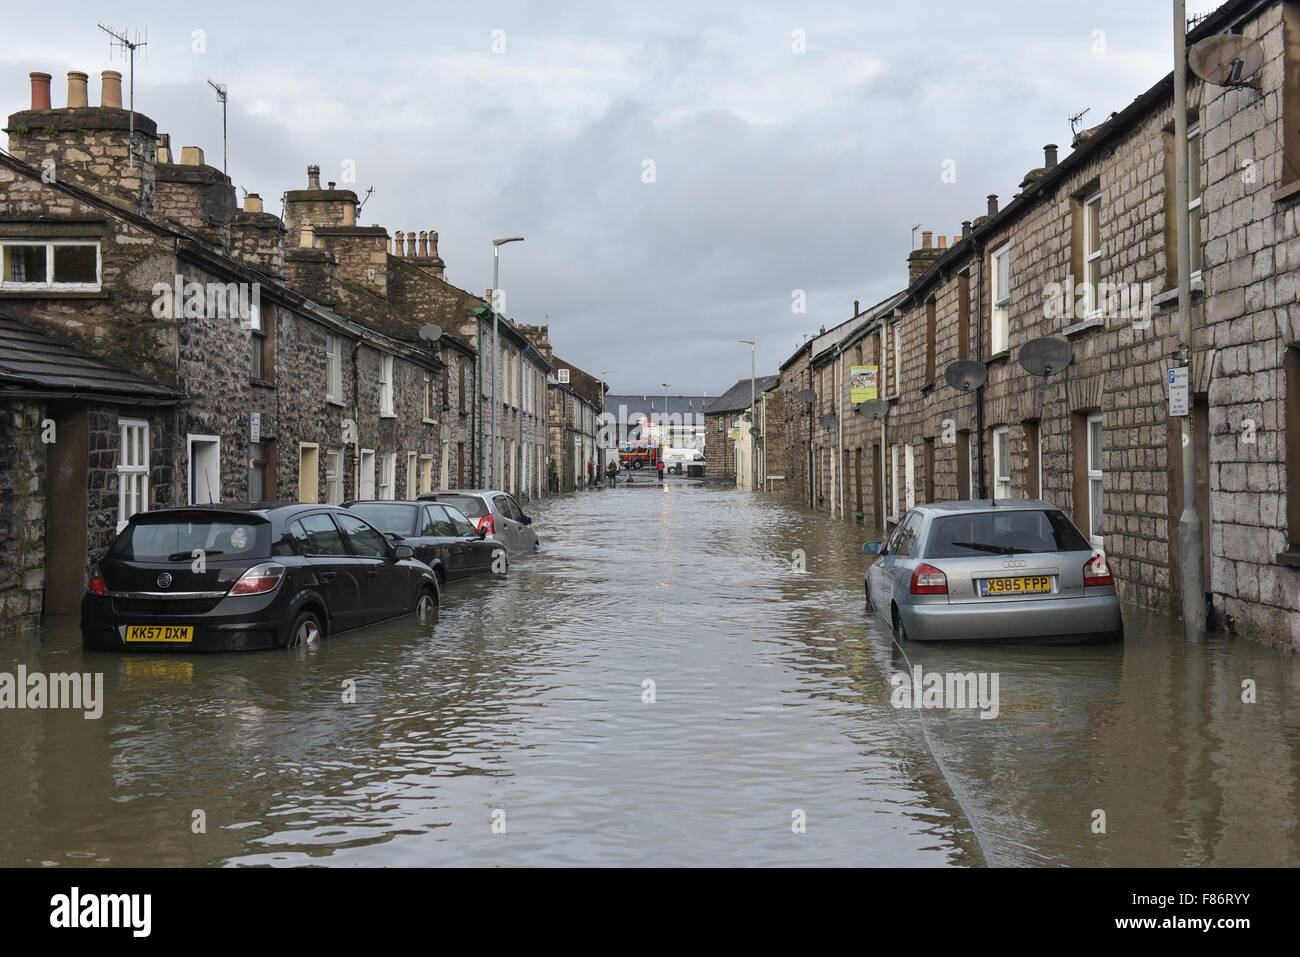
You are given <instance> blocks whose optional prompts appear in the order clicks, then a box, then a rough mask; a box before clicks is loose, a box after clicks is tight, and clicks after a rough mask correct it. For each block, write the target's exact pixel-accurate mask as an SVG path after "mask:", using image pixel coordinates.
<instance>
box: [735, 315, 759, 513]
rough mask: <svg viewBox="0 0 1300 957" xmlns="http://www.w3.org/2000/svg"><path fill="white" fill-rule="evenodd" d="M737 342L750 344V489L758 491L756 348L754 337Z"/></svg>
mask: <svg viewBox="0 0 1300 957" xmlns="http://www.w3.org/2000/svg"><path fill="white" fill-rule="evenodd" d="M736 341H737V342H745V343H748V344H749V461H750V465H749V490H750V491H751V492H757V491H758V456H757V455H756V454H755V453H756V452H757V451H758V443H756V442H755V441H754V429H755V427H757V425H758V408H757V407H756V406H755V404H754V370H755V366H754V349H755V348H756V346H755V344H754V340H753V339H738V340H736Z"/></svg>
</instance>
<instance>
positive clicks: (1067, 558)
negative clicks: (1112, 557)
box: [862, 499, 1124, 642]
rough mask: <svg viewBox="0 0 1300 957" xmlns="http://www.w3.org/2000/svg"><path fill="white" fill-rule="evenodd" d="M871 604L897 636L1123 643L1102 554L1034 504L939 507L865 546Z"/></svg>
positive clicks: (916, 511)
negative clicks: (869, 563)
mask: <svg viewBox="0 0 1300 957" xmlns="http://www.w3.org/2000/svg"><path fill="white" fill-rule="evenodd" d="M862 551H863V553H864V554H867V555H873V556H875V558H874V561H872V563H871V565H870V567H869V568H868V569H867V573H866V577H865V581H864V588H865V590H866V600H867V606H868V607H869V608H870V609H872V610H874V611H875V613H876V615H877V616H878V617H879V618H880V619H881V620H882V621H883V622H884V623H885V624H886V625H888V626H889V627H890V628H891V629H892V630H893V633H894V637H895V638H896V639H899V640H901V639H903V638H911V639H913V640H915V641H1041V642H1085V641H1110V640H1119V639H1122V637H1123V633H1124V623H1123V620H1122V618H1121V616H1120V607H1119V598H1118V596H1117V595H1116V593H1115V582H1114V579H1113V578H1112V576H1111V572H1110V567H1109V565H1108V564H1107V560H1106V557H1105V555H1104V554H1103V553H1102V552H1100V551H1099V550H1097V549H1095V548H1093V547H1092V545H1091V544H1090V543H1089V542H1088V539H1086V538H1085V537H1084V536H1083V534H1082V533H1081V532H1080V531H1079V530H1078V529H1077V528H1076V527H1075V526H1074V523H1073V522H1071V521H1070V519H1069V518H1068V517H1067V516H1066V515H1065V513H1064V512H1062V511H1061V510H1060V509H1059V508H1057V507H1056V506H1054V505H1050V504H1048V503H1047V502H1042V501H1038V500H1036V499H997V500H987V499H985V500H976V501H961V502H936V503H932V504H928V505H918V506H916V507H915V508H912V509H909V510H908V511H907V513H906V514H905V515H904V516H903V517H902V519H901V520H900V521H899V523H898V525H897V526H896V527H895V529H894V531H893V533H892V534H891V535H890V537H889V540H888V541H886V542H868V543H867V544H866V545H864V546H863V547H862Z"/></svg>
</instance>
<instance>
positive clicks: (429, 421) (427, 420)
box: [420, 415, 438, 425]
mask: <svg viewBox="0 0 1300 957" xmlns="http://www.w3.org/2000/svg"><path fill="white" fill-rule="evenodd" d="M420 421H421V422H423V423H424V424H425V425H437V424H438V420H437V419H431V418H429V417H428V416H427V415H426V416H425V417H424V418H422V419H421V420H420Z"/></svg>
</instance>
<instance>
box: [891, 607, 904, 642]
mask: <svg viewBox="0 0 1300 957" xmlns="http://www.w3.org/2000/svg"><path fill="white" fill-rule="evenodd" d="M894 640H895V641H897V642H898V643H899V644H902V643H903V642H904V641H907V629H906V628H904V627H903V616H902V615H900V614H899V613H898V607H897V606H895V607H894Z"/></svg>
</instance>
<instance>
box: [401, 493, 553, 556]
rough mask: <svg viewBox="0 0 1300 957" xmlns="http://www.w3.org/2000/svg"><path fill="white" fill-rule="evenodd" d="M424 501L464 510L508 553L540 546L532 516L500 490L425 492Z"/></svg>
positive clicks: (420, 498)
mask: <svg viewBox="0 0 1300 957" xmlns="http://www.w3.org/2000/svg"><path fill="white" fill-rule="evenodd" d="M417 498H418V499H419V500H420V501H422V502H441V503H442V504H444V505H450V506H452V507H453V508H457V509H460V511H462V512H464V513H465V514H466V515H468V516H469V518H470V521H472V522H474V523H475V524H476V525H477V526H478V529H479V531H481V532H483V533H484V534H485V535H486V536H487V538H488V540H490V541H493V542H498V543H500V544H501V545H504V546H505V549H506V553H507V554H509V555H518V554H520V553H521V552H530V551H532V550H533V549H535V548H537V546H538V545H539V544H540V543H539V541H538V538H537V532H535V531H534V530H533V529H532V528H531V527H530V526H531V525H532V524H533V519H532V516H531V515H526V514H524V510H523V509H522V508H520V507H519V502H518V501H516V500H515V497H514V496H513V495H511V494H510V493H509V492H502V491H501V490H500V489H447V490H446V491H435V492H421V493H420V494H419V495H418V496H417Z"/></svg>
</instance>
